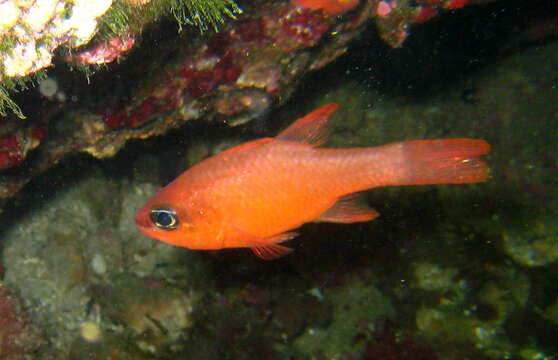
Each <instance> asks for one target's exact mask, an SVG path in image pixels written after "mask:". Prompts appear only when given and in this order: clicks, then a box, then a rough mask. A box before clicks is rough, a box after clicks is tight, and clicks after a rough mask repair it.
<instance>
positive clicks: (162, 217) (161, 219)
mask: <svg viewBox="0 0 558 360" xmlns="http://www.w3.org/2000/svg"><path fill="white" fill-rule="evenodd" d="M157 223H159V224H161V225H162V226H169V225H170V224H172V215H171V214H169V213H168V212H162V211H161V212H160V213H158V214H157Z"/></svg>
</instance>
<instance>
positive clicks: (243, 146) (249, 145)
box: [221, 138, 273, 154]
mask: <svg viewBox="0 0 558 360" xmlns="http://www.w3.org/2000/svg"><path fill="white" fill-rule="evenodd" d="M270 141H273V138H261V139H258V140H253V141H249V142H247V143H244V144H240V145H236V146H233V147H232V148H230V149H227V150H224V151H222V152H221V154H231V153H233V152H236V151H238V150H246V149H250V148H253V147H256V146H259V145H262V144H265V143H268V142H270Z"/></svg>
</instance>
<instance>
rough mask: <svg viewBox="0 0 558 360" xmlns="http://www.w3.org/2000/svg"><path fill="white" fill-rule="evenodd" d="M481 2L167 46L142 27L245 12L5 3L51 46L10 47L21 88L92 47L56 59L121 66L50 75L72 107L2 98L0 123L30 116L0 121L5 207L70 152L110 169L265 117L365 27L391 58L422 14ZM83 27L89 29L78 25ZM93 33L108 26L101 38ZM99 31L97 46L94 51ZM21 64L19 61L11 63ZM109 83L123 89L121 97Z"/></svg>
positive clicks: (363, 8) (268, 21)
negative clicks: (126, 158) (160, 145)
mask: <svg viewBox="0 0 558 360" xmlns="http://www.w3.org/2000/svg"><path fill="white" fill-rule="evenodd" d="M479 2H481V1H479V0H470V1H461V2H455V1H449V2H448V1H430V2H428V3H427V4H426V3H422V2H421V3H420V4H416V5H413V4H411V3H410V2H401V3H400V4H398V5H397V6H396V5H395V3H393V4H392V3H390V4H391V5H387V4H388V3H387V2H385V1H383V0H382V1H380V0H369V1H366V2H362V3H361V4H359V5H358V6H356V7H354V9H351V11H348V12H347V13H345V14H343V15H342V16H333V15H331V14H328V13H327V12H325V13H324V12H323V11H322V10H320V8H319V6H318V8H317V9H318V10H312V9H310V8H307V7H304V6H302V7H300V6H295V4H293V3H281V2H276V3H263V4H259V3H258V4H246V8H245V9H244V14H249V16H243V17H240V16H238V21H234V22H231V23H229V24H227V25H225V26H223V27H222V28H221V31H220V32H219V33H216V34H215V33H209V34H206V33H204V34H201V35H200V34H199V33H198V32H197V30H192V29H187V28H185V29H186V30H187V31H184V32H183V33H182V34H177V32H176V30H174V33H172V34H168V30H167V32H165V30H164V25H161V24H160V23H157V24H158V25H157V26H153V27H152V29H153V30H150V31H144V27H145V26H146V25H147V24H152V23H153V22H157V21H158V20H160V19H161V18H162V17H164V16H168V15H170V14H173V15H175V16H176V17H177V18H178V21H179V22H180V23H181V29H182V25H184V24H186V23H193V24H196V25H199V26H202V25H203V24H205V25H208V24H209V25H210V26H209V27H217V26H218V25H220V24H221V23H222V22H223V16H230V17H236V16H237V15H239V14H240V13H241V10H240V8H238V7H237V6H236V4H235V3H233V2H232V1H228V0H207V1H199V2H194V3H189V2H187V1H183V0H175V1H169V2H163V1H148V2H137V1H127V2H124V3H123V4H121V3H112V1H110V0H105V1H99V0H96V1H92V2H90V3H91V4H89V2H83V1H81V2H80V1H78V2H75V3H71V4H70V2H67V1H62V0H58V1H54V0H53V1H50V0H49V1H48V2H45V4H46V5H45V6H44V8H43V7H39V6H32V7H27V8H23V7H20V6H19V5H16V2H13V1H8V2H4V5H3V6H5V7H7V8H8V7H9V8H10V9H11V10H10V14H11V13H12V12H14V11H15V12H14V14H16V13H17V14H16V15H17V16H15V17H14V18H15V19H19V18H20V17H22V18H25V16H24V15H25V14H27V13H28V12H29V13H30V12H33V13H35V12H38V13H40V14H43V13H44V14H43V15H41V16H38V15H37V17H38V18H40V21H39V20H36V21H35V20H34V21H33V22H32V23H31V25H32V26H31V27H30V29H33V28H36V29H42V30H41V31H39V30H36V31H35V30H33V31H35V32H34V33H33V34H35V33H36V35H37V36H39V35H40V36H42V37H45V39H47V40H48V41H42V40H41V39H42V38H41V39H36V36H33V34H28V33H26V32H23V33H22V34H23V35H25V39H22V40H21V41H19V40H18V41H15V42H14V44H19V45H15V46H16V48H18V49H19V48H21V51H19V50H18V51H19V52H14V53H13V54H11V55H9V54H8V55H4V57H3V58H4V60H6V61H7V60H9V61H8V63H9V64H12V63H13V64H19V65H18V66H19V68H17V69H12V67H8V68H9V69H12V70H10V74H12V73H13V74H16V73H17V74H18V76H23V75H25V74H28V73H30V72H33V71H35V70H36V69H38V68H42V67H46V66H48V65H49V64H51V61H52V59H51V58H52V57H53V56H56V54H54V53H53V52H54V50H55V49H56V48H57V47H59V46H61V45H62V44H65V46H70V47H72V46H78V45H82V44H86V43H87V45H86V46H85V47H81V48H79V49H76V50H75V51H72V52H71V54H69V53H68V50H66V51H58V52H59V53H61V54H60V55H58V56H60V57H61V59H62V60H64V61H65V62H67V63H70V64H80V66H83V65H86V64H89V65H91V64H95V65H99V64H105V63H111V62H115V61H116V60H118V62H119V64H112V66H110V67H108V68H106V67H105V68H103V70H102V71H101V70H99V69H96V68H94V69H91V68H90V69H89V70H87V71H86V73H87V81H85V77H84V76H81V75H78V76H76V74H75V73H70V72H68V71H67V69H64V68H63V65H61V66H62V67H59V68H57V69H52V71H51V72H52V74H49V76H52V75H53V74H54V75H55V76H56V75H58V77H59V79H58V81H59V83H60V84H63V85H64V86H65V87H68V90H67V91H66V92H65V93H66V96H64V97H62V100H61V99H60V98H58V97H51V96H48V95H47V96H46V99H45V97H41V96H37V94H35V93H34V92H33V90H27V91H25V92H22V93H20V94H19V95H18V98H21V99H22V101H21V103H22V106H23V107H22V110H21V111H20V110H19V107H18V106H17V105H15V103H14V102H13V101H12V100H10V99H9V97H8V95H9V94H8V92H7V91H6V90H5V89H4V88H2V87H1V86H0V115H3V116H4V115H6V114H3V113H2V112H1V109H2V104H3V102H5V104H6V106H10V107H11V108H12V109H13V110H15V111H16V113H17V115H18V116H19V117H23V115H26V116H28V119H26V120H25V121H22V120H21V119H14V118H13V116H6V117H3V118H1V119H0V198H7V197H11V196H13V195H14V194H15V193H17V192H18V191H19V190H20V189H21V187H23V186H24V185H25V184H26V183H27V182H28V181H29V180H30V179H31V178H33V177H34V176H35V175H36V174H38V173H40V172H42V171H44V170H45V169H47V168H49V167H51V166H52V165H53V164H55V163H57V162H58V161H59V160H60V159H62V158H63V157H65V156H66V155H67V154H69V153H72V152H76V151H80V152H86V153H89V154H91V155H93V156H95V157H97V158H103V157H110V156H113V155H114V154H115V153H116V152H118V151H119V150H120V149H121V148H122V146H123V145H124V144H125V143H126V141H127V140H129V139H134V138H141V139H145V138H147V137H150V136H154V135H159V134H162V133H164V132H166V131H168V130H169V129H172V128H176V127H179V126H180V125H182V124H184V122H186V121H189V120H193V119H201V118H203V119H205V120H218V121H224V122H226V123H227V124H229V125H231V126H235V125H239V124H243V123H245V122H248V121H250V120H252V119H254V118H256V117H258V116H260V115H262V114H265V113H266V112H267V111H268V110H269V109H270V108H272V107H274V106H276V105H277V104H280V103H282V102H284V101H285V100H286V99H287V98H288V97H289V96H290V94H292V93H293V91H294V89H295V88H296V87H297V86H298V84H299V83H300V81H301V79H302V76H303V75H304V74H305V73H307V72H310V71H314V70H317V69H320V68H322V67H324V66H325V65H327V64H329V63H331V62H332V61H334V60H335V59H336V58H338V57H339V56H341V55H342V54H344V53H345V52H346V51H347V48H348V44H349V42H350V41H351V40H352V39H354V38H355V37H357V36H358V35H359V34H361V33H362V32H363V31H364V29H366V28H367V26H368V22H369V20H372V21H374V22H375V23H376V24H377V26H378V27H379V29H380V33H381V36H382V37H383V38H384V39H385V40H387V41H388V42H389V43H390V44H391V45H392V46H400V45H401V43H402V41H403V40H404V38H405V37H406V36H407V34H408V32H409V31H410V25H411V24H415V23H418V22H422V21H425V19H423V18H421V16H419V13H420V11H421V10H420V9H422V8H424V7H428V8H429V9H436V11H437V9H441V10H444V9H446V10H453V9H457V8H460V7H462V6H465V5H469V4H475V3H479ZM86 3H87V4H88V5H87V4H86ZM318 3H319V1H318ZM355 4H356V3H355ZM47 5H48V6H47ZM65 5H67V6H65ZM382 6H383V7H385V6H391V7H393V9H392V11H390V12H389V14H387V13H385V12H379V13H378V12H377V11H373V9H376V8H378V7H380V8H381V7H382ZM35 7H36V8H37V9H40V11H39V10H36V11H35V10H34V9H35ZM89 7H91V9H90V10H87V9H89ZM199 7H201V9H200V8H199ZM82 8H83V9H82ZM312 8H315V7H312ZM189 13H190V15H189ZM103 14H104V15H103ZM191 14H194V15H191ZM78 15H79V16H81V17H83V18H84V19H83V21H78V20H79V19H78V17H79V16H78ZM206 17H208V19H206ZM74 18H75V19H74ZM80 19H81V18H80ZM419 20H420V21H419ZM17 21H19V20H16V22H17ZM98 22H101V23H103V25H102V26H100V29H98V26H97V23H98ZM5 26H6V34H10V31H11V32H13V31H15V30H14V29H16V28H18V26H19V25H15V23H14V24H11V22H6V25H5ZM81 27H85V28H84V29H82V28H81ZM202 27H203V26H202ZM219 27H220V26H219ZM43 28H44V29H43ZM61 29H62V30H61ZM150 29H151V28H150ZM30 31H31V30H30ZM48 31H52V32H53V34H50V33H49V32H48ZM97 31H99V35H98V36H96V37H95V38H94V39H93V43H88V41H89V39H90V38H91V36H92V35H93V34H95V33H96V32H97ZM158 32H161V34H159V33H158ZM2 34H3V33H1V32H0V38H1V37H2V36H3V35H2ZM18 34H19V33H18ZM140 34H141V38H140ZM394 34H395V35H394ZM23 35H22V36H23ZM18 36H19V35H18ZM394 36H395V37H394ZM7 37H8V35H6V36H5V39H4V40H6V39H7ZM158 37H161V38H158ZM171 39H172V40H171ZM6 41H7V40H6ZM39 43H40V45H37V46H35V44H39ZM140 44H141V45H140ZM27 47H29V50H26V49H27ZM43 47H46V48H44V49H43ZM18 54H19V55H18ZM30 54H36V55H33V56H31V55H30ZM14 56H16V57H17V56H23V58H22V59H24V60H22V59H20V60H17V61H16V59H15V58H13V59H12V57H14ZM28 58H29V59H28ZM126 58H127V59H126ZM10 59H12V60H13V61H12V60H10ZM55 60H56V59H55ZM14 66H15V65H14ZM6 76H8V75H6ZM114 79H118V84H117V85H116V86H115V84H114V81H115V80H114ZM1 81H2V77H0V82H1ZM3 83H5V84H8V82H3ZM9 84H11V83H9ZM14 86H15V85H14ZM45 100H48V101H45ZM68 100H70V101H68ZM18 101H19V100H18ZM36 128H40V129H41V131H37V130H34V129H36ZM47 130H48V131H47ZM37 132H38V133H39V134H40V136H38V135H37V134H36V133H37ZM16 138H17V142H16V141H14V139H16ZM37 147H39V149H37V150H36V151H33V152H31V151H30V150H31V149H34V148H37ZM29 153H33V156H29ZM8 169H10V170H9V171H8Z"/></svg>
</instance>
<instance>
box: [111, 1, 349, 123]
mask: <svg viewBox="0 0 558 360" xmlns="http://www.w3.org/2000/svg"><path fill="white" fill-rule="evenodd" d="M351 1H356V0H351ZM327 19H328V17H327V16H324V14H323V12H317V11H312V10H308V9H301V8H294V7H292V6H283V7H281V8H280V9H279V10H278V11H277V12H276V13H274V14H272V15H268V16H264V17H260V18H255V19H248V20H246V21H242V22H238V23H237V24H236V25H235V26H233V27H231V28H230V29H229V30H228V31H224V32H221V33H218V34H215V35H214V36H213V37H212V39H211V40H210V41H209V42H208V43H207V46H206V48H205V50H204V51H202V52H201V54H200V55H198V56H196V57H194V58H190V59H187V60H186V61H185V62H184V63H183V64H182V65H181V66H180V67H179V68H178V70H176V71H175V72H174V73H171V74H168V75H167V76H165V78H164V80H163V81H161V84H160V85H158V86H156V87H155V88H154V90H153V92H152V94H151V95H149V96H147V97H145V98H143V100H141V101H139V102H135V104H134V105H132V106H127V107H123V106H119V107H115V108H112V109H111V110H108V111H104V112H102V113H101V116H102V118H103V121H104V123H105V124H106V125H107V127H108V128H109V129H111V130H117V129H124V128H137V127H139V126H141V125H142V124H144V123H146V122H148V121H150V120H151V119H153V118H155V117H156V116H159V115H163V114H164V113H165V112H168V111H173V110H176V109H178V108H179V107H180V106H182V104H184V103H185V102H188V98H194V99H196V98H201V97H204V96H207V95H209V94H211V93H213V92H214V91H215V90H217V89H219V87H221V86H227V88H234V87H235V83H236V81H237V80H238V79H239V77H240V76H241V75H242V73H243V72H244V71H248V72H250V71H251V73H250V75H252V77H250V76H248V79H250V80H249V81H254V80H253V79H257V80H260V78H258V76H260V75H261V74H264V75H261V76H265V79H264V80H260V81H261V83H260V87H262V88H264V89H265V90H266V91H267V92H268V93H272V92H273V91H275V90H276V89H277V86H273V82H274V81H275V80H274V79H275V78H274V76H273V72H272V71H271V70H268V69H263V70H262V69H261V68H258V69H253V68H250V65H251V64H252V62H253V59H252V58H251V57H250V54H254V56H257V53H256V52H255V50H258V49H259V48H260V47H262V46H263V47H264V48H268V51H269V48H270V47H271V46H270V45H269V44H275V45H276V50H275V51H277V52H286V51H292V50H295V49H299V48H302V47H308V46H312V45H314V44H315V43H316V42H318V41H319V40H320V38H321V37H322V35H323V34H324V33H325V32H326V31H327V30H328V28H329V25H328V21H327ZM265 56H269V54H266V55H265ZM247 68H248V70H246V69H247ZM270 69H272V68H270ZM258 71H260V72H261V74H260V75H258V73H257V72H258ZM227 88H223V89H224V90H226V89H227ZM241 108H243V107H241Z"/></svg>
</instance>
